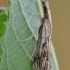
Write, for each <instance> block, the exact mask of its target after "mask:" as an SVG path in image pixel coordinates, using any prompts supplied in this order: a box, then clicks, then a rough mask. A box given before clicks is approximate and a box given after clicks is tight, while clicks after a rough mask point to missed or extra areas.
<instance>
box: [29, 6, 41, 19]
mask: <svg viewBox="0 0 70 70" xmlns="http://www.w3.org/2000/svg"><path fill="white" fill-rule="evenodd" d="M28 8H29V9H30V10H31V11H32V12H33V13H34V14H35V15H36V16H37V17H39V18H40V19H42V17H41V16H40V15H39V14H37V13H35V12H34V11H33V10H32V8H31V7H30V6H29V5H28Z"/></svg>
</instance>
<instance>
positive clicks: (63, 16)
mask: <svg viewBox="0 0 70 70" xmlns="http://www.w3.org/2000/svg"><path fill="white" fill-rule="evenodd" d="M49 3H50V9H51V14H52V21H53V33H52V39H53V44H54V48H55V52H56V55H57V59H58V63H59V67H60V70H70V55H69V53H70V37H69V36H70V31H69V30H70V0H49ZM7 6H8V1H7V0H0V7H7Z"/></svg>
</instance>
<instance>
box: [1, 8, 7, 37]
mask: <svg viewBox="0 0 70 70" xmlns="http://www.w3.org/2000/svg"><path fill="white" fill-rule="evenodd" d="M6 19H7V13H6V9H5V8H3V7H1V8H0V38H1V37H2V35H3V33H4V25H5V24H4V22H5V21H6Z"/></svg>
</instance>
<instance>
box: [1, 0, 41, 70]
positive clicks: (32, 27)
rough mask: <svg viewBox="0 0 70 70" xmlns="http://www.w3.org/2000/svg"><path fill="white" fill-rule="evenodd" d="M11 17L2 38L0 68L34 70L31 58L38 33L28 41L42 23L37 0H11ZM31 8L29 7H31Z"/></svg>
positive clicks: (5, 69)
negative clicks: (38, 15)
mask: <svg viewBox="0 0 70 70" xmlns="http://www.w3.org/2000/svg"><path fill="white" fill-rule="evenodd" d="M9 2H10V5H9V9H8V11H9V16H8V17H9V18H8V19H7V21H6V31H5V34H4V36H3V39H2V40H1V46H2V49H3V54H2V60H1V62H0V70H32V69H33V59H32V58H30V57H31V56H32V55H33V53H34V50H35V47H36V42H37V37H36V35H35V36H34V37H32V38H31V39H30V40H28V41H24V42H22V41H21V40H23V39H27V38H29V37H30V36H32V35H33V34H34V32H35V31H36V29H37V27H38V26H39V24H40V21H41V19H40V18H39V17H37V15H35V14H34V13H33V12H32V11H31V10H30V8H32V9H33V11H34V12H36V13H37V14H39V11H38V7H37V2H36V1H35V0H10V1H9ZM28 6H29V7H30V8H29V7H28Z"/></svg>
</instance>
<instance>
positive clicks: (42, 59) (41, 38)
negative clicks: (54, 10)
mask: <svg viewBox="0 0 70 70" xmlns="http://www.w3.org/2000/svg"><path fill="white" fill-rule="evenodd" d="M42 7H43V11H44V18H42V20H41V23H42V24H41V26H40V28H39V31H38V43H37V50H36V52H35V55H34V70H52V62H51V50H50V46H51V34H52V26H51V15H50V10H49V5H48V1H45V0H42Z"/></svg>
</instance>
